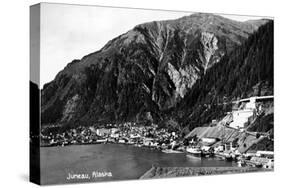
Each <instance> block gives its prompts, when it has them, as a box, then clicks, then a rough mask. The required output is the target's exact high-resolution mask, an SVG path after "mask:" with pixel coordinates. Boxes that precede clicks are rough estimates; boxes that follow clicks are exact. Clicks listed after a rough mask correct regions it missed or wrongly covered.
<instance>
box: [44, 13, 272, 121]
mask: <svg viewBox="0 0 281 188" xmlns="http://www.w3.org/2000/svg"><path fill="white" fill-rule="evenodd" d="M267 22H268V20H255V21H247V22H237V21H233V20H230V19H226V18H224V17H221V16H217V15H213V14H202V13H198V14H192V15H190V16H185V17H182V18H179V19H176V20H166V21H158V22H150V23H144V24H140V25H137V26H135V27H134V28H133V29H132V30H130V31H128V32H127V33H125V34H122V35H120V36H118V37H116V38H114V39H113V40H111V41H109V42H108V43H107V44H105V46H104V47H103V48H102V49H101V50H99V51H97V52H94V53H92V54H89V55H87V56H85V57H83V58H82V59H81V60H73V61H72V62H71V63H69V64H68V65H67V66H66V67H65V68H64V69H63V70H62V71H60V72H59V73H58V74H57V75H56V77H55V79H54V80H53V81H51V82H50V83H47V84H45V85H44V87H43V89H42V91H41V120H42V124H43V125H45V124H52V123H62V124H68V125H77V124H85V125H89V124H93V123H102V122H116V121H146V120H149V121H156V122H157V121H160V120H161V119H163V117H164V116H166V115H167V112H169V111H170V110H171V109H174V108H176V107H177V106H180V107H182V106H183V104H185V103H186V102H185V101H186V100H187V98H188V96H190V92H192V91H193V90H192V88H193V87H194V85H195V84H196V83H197V82H198V80H200V79H201V78H204V77H205V75H206V74H207V73H208V72H210V71H209V70H210V69H211V68H212V67H214V66H215V65H217V64H219V63H220V64H224V63H222V60H223V62H225V63H227V62H228V61H227V60H224V59H226V57H229V56H230V54H233V51H235V49H237V48H238V47H239V46H241V45H243V43H245V41H247V40H248V38H249V37H250V36H252V35H253V34H254V33H255V32H256V31H257V30H258V29H259V28H260V27H261V26H262V25H264V24H266V23H267ZM234 63H235V62H234ZM191 107H192V106H190V108H191ZM186 108H189V107H188V106H186Z"/></svg>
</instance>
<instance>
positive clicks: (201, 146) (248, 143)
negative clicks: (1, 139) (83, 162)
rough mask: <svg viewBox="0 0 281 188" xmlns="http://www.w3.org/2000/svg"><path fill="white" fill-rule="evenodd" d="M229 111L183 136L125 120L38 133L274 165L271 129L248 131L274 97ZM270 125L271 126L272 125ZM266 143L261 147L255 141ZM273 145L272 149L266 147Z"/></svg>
mask: <svg viewBox="0 0 281 188" xmlns="http://www.w3.org/2000/svg"><path fill="white" fill-rule="evenodd" d="M234 106H235V108H233V110H232V112H229V113H227V114H226V116H225V117H224V118H223V119H221V120H219V121H216V120H213V122H212V123H210V126H207V127H197V128H195V129H193V130H192V131H191V132H190V133H189V134H187V135H184V136H182V133H181V132H180V131H179V130H176V129H175V130H171V129H167V128H163V127H159V126H158V125H157V124H154V123H151V124H150V125H146V126H144V125H143V124H141V123H136V122H125V123H119V124H110V123H109V124H105V125H103V126H102V127H99V128H95V126H90V127H84V126H78V127H77V128H72V129H68V130H66V131H65V132H63V133H56V134H55V133H53V132H52V131H50V130H49V129H50V128H56V127H55V126H53V127H46V128H43V129H42V132H41V135H40V137H41V145H42V146H66V145H74V144H108V143H112V144H128V145H133V146H136V147H148V148H151V149H155V150H160V151H162V152H164V153H186V154H187V155H194V156H197V157H217V158H220V159H223V160H227V161H235V162H237V165H238V166H241V167H242V166H246V165H248V166H253V167H259V168H260V167H262V168H267V169H273V168H274V152H273V139H274V138H273V131H272V129H273V128H272V129H270V130H269V131H268V130H266V131H259V132H258V131H251V130H252V129H253V127H254V126H256V125H255V122H257V120H258V119H259V118H261V117H264V116H265V114H266V115H268V114H269V115H271V114H273V96H265V97H251V98H248V99H241V100H239V101H235V105H234ZM272 126H273V125H272ZM263 143H266V145H267V146H268V145H269V146H268V147H267V148H264V147H263V148H264V150H259V148H258V147H257V145H258V144H263ZM270 146H272V149H269V147H270Z"/></svg>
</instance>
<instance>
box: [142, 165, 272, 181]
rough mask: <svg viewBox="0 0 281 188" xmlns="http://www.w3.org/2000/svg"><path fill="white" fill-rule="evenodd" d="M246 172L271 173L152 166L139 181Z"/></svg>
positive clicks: (255, 169)
mask: <svg viewBox="0 0 281 188" xmlns="http://www.w3.org/2000/svg"><path fill="white" fill-rule="evenodd" d="M246 172H273V169H272V170H269V169H263V168H255V167H155V166H153V167H152V168H151V169H149V170H148V171H147V172H146V173H144V174H143V175H142V176H141V177H140V178H139V179H157V178H169V177H183V176H202V175H219V174H235V173H246Z"/></svg>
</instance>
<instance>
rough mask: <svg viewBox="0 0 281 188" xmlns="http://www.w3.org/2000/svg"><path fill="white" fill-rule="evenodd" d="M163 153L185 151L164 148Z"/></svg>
mask: <svg viewBox="0 0 281 188" xmlns="http://www.w3.org/2000/svg"><path fill="white" fill-rule="evenodd" d="M162 152H163V153H183V152H182V151H177V150H172V149H165V150H162Z"/></svg>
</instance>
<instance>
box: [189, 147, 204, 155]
mask: <svg viewBox="0 0 281 188" xmlns="http://www.w3.org/2000/svg"><path fill="white" fill-rule="evenodd" d="M186 152H187V153H189V154H192V155H196V156H201V154H202V151H201V149H200V147H188V148H186Z"/></svg>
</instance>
